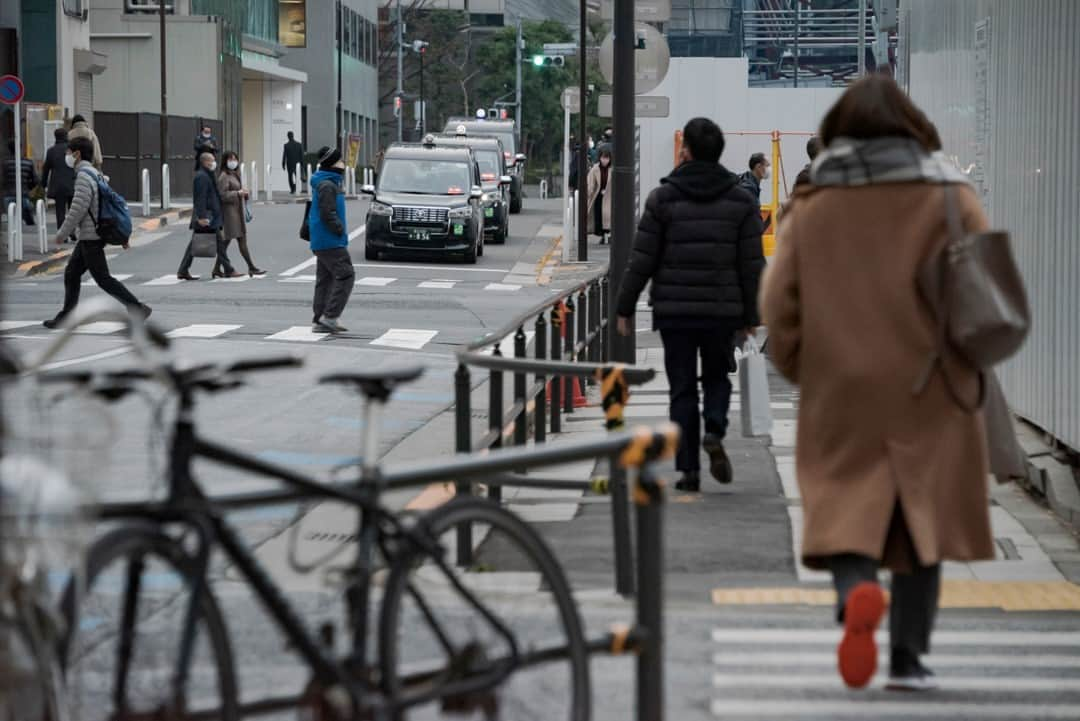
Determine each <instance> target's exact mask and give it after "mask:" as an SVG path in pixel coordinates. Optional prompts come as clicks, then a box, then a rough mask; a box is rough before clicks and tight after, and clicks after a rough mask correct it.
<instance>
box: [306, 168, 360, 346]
mask: <svg viewBox="0 0 1080 721" xmlns="http://www.w3.org/2000/svg"><path fill="white" fill-rule="evenodd" d="M344 175H345V161H343V160H342V159H341V151H340V150H338V149H337V148H328V147H323V148H320V149H319V170H318V172H316V173H312V175H311V187H312V189H313V190H314V194H315V200H313V201H312V203H311V212H310V213H309V214H308V231H309V232H310V237H311V241H310V242H311V252H312V253H314V254H315V258H316V266H315V298H314V300H313V301H312V304H311V309H312V312H313V316H312V321H311V330H312V332H313V333H345V332H346V328H345V327H344V326H343V325H341V323H340V322H339V319H340V318H341V314H342V313H343V312H344V310H345V304H346V303H348V302H349V296H350V295H351V294H352V290H353V284H354V283H355V282H356V271H355V270H354V269H353V262H352V257H351V256H350V255H349V227H348V225H346V221H345V193H344V191H343V190H342V187H341V185H342V179H343V177H344Z"/></svg>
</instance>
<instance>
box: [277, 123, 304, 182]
mask: <svg viewBox="0 0 1080 721" xmlns="http://www.w3.org/2000/svg"><path fill="white" fill-rule="evenodd" d="M288 137H289V141H288V142H287V143H285V149H284V151H283V152H282V153H281V167H282V168H283V169H284V170H285V172H286V173H287V174H288V176H289V193H291V194H292V195H296V166H297V165H301V164H302V163H303V162H304V146H303V145H301V144H300V143H299V142H298V141H297V140H296V138H294V137H293V132H292V131H291V130H290V131H289V133H288ZM304 175H305V173H304V169H303V166H302V165H301V168H300V179H301V180H304V179H305V178H304Z"/></svg>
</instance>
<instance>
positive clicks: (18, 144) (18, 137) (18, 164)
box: [8, 102, 59, 260]
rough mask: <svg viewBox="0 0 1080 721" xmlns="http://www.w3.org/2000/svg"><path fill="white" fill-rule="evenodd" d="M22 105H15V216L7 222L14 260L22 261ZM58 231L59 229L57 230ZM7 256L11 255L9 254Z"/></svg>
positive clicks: (18, 103) (19, 103)
mask: <svg viewBox="0 0 1080 721" xmlns="http://www.w3.org/2000/svg"><path fill="white" fill-rule="evenodd" d="M21 110H22V103H21V102H17V103H15V215H14V216H12V217H11V218H9V219H8V220H9V221H10V222H11V224H12V225H13V226H14V227H15V260H22V259H23V254H22V249H23V244H22V222H23V216H22V210H23V205H22V159H23V153H22V114H21V112H20V111H21ZM57 230H59V228H58V229H57ZM8 255H11V253H10V252H9V253H8Z"/></svg>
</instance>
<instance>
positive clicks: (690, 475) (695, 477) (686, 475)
mask: <svg viewBox="0 0 1080 721" xmlns="http://www.w3.org/2000/svg"><path fill="white" fill-rule="evenodd" d="M675 490H676V491H686V492H687V493H698V492H699V491H700V490H701V476H700V475H699V474H698V472H697V471H684V472H683V474H682V478H680V479H679V480H678V481H677V482H676V483H675Z"/></svg>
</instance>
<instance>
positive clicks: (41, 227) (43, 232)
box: [35, 200, 60, 255]
mask: <svg viewBox="0 0 1080 721" xmlns="http://www.w3.org/2000/svg"><path fill="white" fill-rule="evenodd" d="M35 210H36V211H37V213H35V215H37V233H38V251H39V252H40V253H41V254H42V255H45V254H46V253H48V252H49V229H48V228H47V227H46V226H45V201H44V200H39V201H38V202H37V204H36V207H35ZM56 230H57V231H59V230H60V229H59V228H57V229H56Z"/></svg>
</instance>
